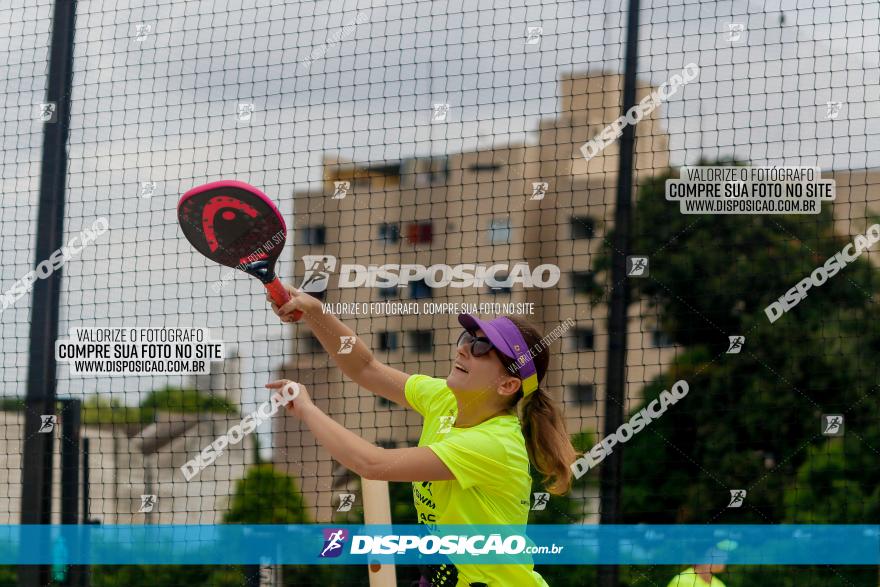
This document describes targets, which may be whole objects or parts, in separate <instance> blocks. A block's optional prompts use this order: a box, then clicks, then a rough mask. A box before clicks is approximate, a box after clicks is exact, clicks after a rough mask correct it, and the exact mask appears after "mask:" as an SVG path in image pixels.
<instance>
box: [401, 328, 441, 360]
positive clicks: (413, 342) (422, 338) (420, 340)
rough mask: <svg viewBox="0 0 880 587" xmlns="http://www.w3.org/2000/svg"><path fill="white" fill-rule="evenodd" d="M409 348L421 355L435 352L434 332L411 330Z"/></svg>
mask: <svg viewBox="0 0 880 587" xmlns="http://www.w3.org/2000/svg"><path fill="white" fill-rule="evenodd" d="M406 334H407V343H408V344H407V346H408V347H409V348H410V349H412V350H414V351H415V352H417V353H419V354H424V353H431V352H433V351H434V331H433V330H410V331H408V332H407V333H406Z"/></svg>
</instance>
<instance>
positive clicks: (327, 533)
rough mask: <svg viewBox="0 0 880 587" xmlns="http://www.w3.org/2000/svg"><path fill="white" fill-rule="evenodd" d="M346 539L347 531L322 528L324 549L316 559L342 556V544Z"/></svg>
mask: <svg viewBox="0 0 880 587" xmlns="http://www.w3.org/2000/svg"><path fill="white" fill-rule="evenodd" d="M347 539H348V530H345V529H343V528H339V529H337V530H334V529H332V528H324V548H323V549H322V550H321V554H319V555H318V558H334V557H337V556H339V555H340V554H342V551H343V550H344V549H343V544H344V543H345V541H346V540H347Z"/></svg>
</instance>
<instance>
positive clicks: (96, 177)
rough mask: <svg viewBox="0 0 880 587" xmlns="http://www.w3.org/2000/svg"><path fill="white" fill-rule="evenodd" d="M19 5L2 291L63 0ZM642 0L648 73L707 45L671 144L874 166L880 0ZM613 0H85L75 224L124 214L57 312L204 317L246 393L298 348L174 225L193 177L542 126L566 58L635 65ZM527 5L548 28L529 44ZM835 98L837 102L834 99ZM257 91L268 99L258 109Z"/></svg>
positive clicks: (23, 231) (390, 154) (255, 177)
mask: <svg viewBox="0 0 880 587" xmlns="http://www.w3.org/2000/svg"><path fill="white" fill-rule="evenodd" d="M10 4H11V5H12V6H11V7H9V8H4V9H0V57H2V59H0V70H2V73H0V99H2V100H3V104H4V117H3V119H2V121H0V125H2V133H0V136H2V140H3V161H2V177H0V186H2V204H0V211H2V219H0V255H2V263H0V288H2V290H3V291H6V290H8V288H9V287H11V285H12V284H13V283H14V282H15V281H16V280H17V279H19V278H21V276H23V275H24V274H25V273H27V271H29V270H30V269H31V268H32V267H33V266H34V264H35V263H36V262H38V261H39V260H37V259H34V246H35V245H34V241H35V235H36V229H37V227H36V217H37V202H38V196H39V183H40V179H39V178H40V166H39V161H40V156H41V145H42V124H43V123H42V122H40V121H39V120H38V119H36V117H35V108H36V105H37V104H39V103H40V102H42V101H44V91H45V87H46V72H47V64H46V60H47V57H48V49H47V47H48V44H49V34H50V29H51V26H50V25H51V11H52V6H51V4H50V3H47V2H45V0H41V1H40V2H38V3H36V4H35V3H34V2H27V3H25V2H22V1H20V0H15V1H14V2H7V5H10ZM642 4H643V9H642V11H641V15H640V23H641V24H640V28H639V40H640V47H639V48H640V59H639V63H638V71H639V76H640V77H641V78H642V79H645V80H649V81H650V82H651V83H652V84H654V85H659V84H660V83H662V82H663V81H665V80H667V79H668V78H669V77H670V76H671V75H672V74H674V73H676V72H679V71H680V70H681V69H682V68H683V67H684V65H685V64H687V63H690V62H694V63H697V64H698V66H699V67H700V74H699V77H698V79H697V80H695V81H693V82H691V83H690V84H688V85H687V86H685V87H684V89H683V91H681V92H679V93H678V94H677V95H675V96H673V97H672V98H671V99H670V100H669V101H668V102H666V103H665V104H664V105H663V106H662V107H661V117H662V120H663V123H664V125H665V127H666V129H667V131H668V132H669V135H670V157H671V162H672V164H673V165H682V164H686V163H693V162H695V161H696V160H697V159H698V158H699V156H700V155H701V154H703V155H706V156H708V157H723V156H736V157H738V158H740V159H746V160H750V161H751V162H752V164H754V165H804V166H819V167H821V168H822V169H847V168H853V169H857V168H865V167H880V44H878V43H880V13H878V10H880V8H878V7H880V5H878V3H877V2H874V1H873V0H864V1H863V2H857V1H848V2H828V1H824V2H822V1H813V0H810V1H803V0H790V1H787V2H765V3H759V2H743V1H736V2H700V3H696V2H688V3H686V4H684V5H682V4H680V3H670V2H663V1H659V2H655V3H648V2H643V3H642ZM832 4H833V5H832ZM620 5H621V3H620V2H612V1H604V2H602V1H588V0H578V1H575V2H556V3H541V2H536V1H530V2H504V3H502V2H495V6H494V7H493V6H492V3H491V2H480V3H477V2H464V1H433V2H417V1H406V2H364V1H345V0H342V1H337V0H331V1H318V2H289V1H283V0H273V1H263V2H236V1H231V2H222V1H218V2H209V1H204V2H196V1H186V2H181V1H174V2H171V1H168V2H144V3H140V4H138V5H136V4H134V3H129V2H127V1H126V0H121V1H120V0H79V2H78V3H77V22H76V37H75V43H76V46H75V54H74V80H73V83H74V88H73V96H72V100H73V105H72V114H71V132H70V144H69V156H70V162H69V177H68V186H69V192H68V198H67V203H66V218H67V221H66V225H65V232H66V236H65V240H67V239H68V238H70V237H71V236H73V235H75V234H77V233H79V232H80V231H81V230H82V229H83V228H84V227H87V226H90V225H92V223H93V222H94V221H95V220H96V219H97V218H100V217H106V218H107V219H108V221H109V224H110V230H109V231H108V232H107V233H106V234H104V235H102V236H101V237H100V238H99V239H98V240H97V241H96V242H95V243H94V244H92V245H90V246H89V247H87V248H85V249H84V250H83V251H82V253H81V255H80V256H78V257H77V258H75V259H72V260H71V261H69V262H68V263H67V265H65V267H64V271H63V275H64V278H63V283H62V288H63V290H62V291H63V293H62V301H61V304H62V308H61V324H60V332H61V333H62V335H64V334H65V333H67V332H68V331H69V330H70V329H71V328H75V327H77V326H178V325H179V326H206V327H208V328H210V329H211V332H212V335H213V336H214V338H215V339H220V340H223V341H224V342H226V344H227V346H228V347H229V348H232V347H233V346H234V347H235V348H236V350H237V352H238V353H239V355H240V356H241V357H242V359H241V361H242V362H241V367H242V373H243V374H242V386H243V390H242V400H243V402H244V404H243V407H242V409H243V412H244V413H247V412H249V411H251V410H253V409H254V408H255V407H256V406H257V404H258V403H259V402H260V401H262V400H263V399H265V397H264V392H263V391H261V387H262V385H263V383H264V382H265V381H267V380H268V378H269V377H270V375H271V374H272V372H273V370H275V369H276V368H277V367H278V366H279V365H280V364H281V362H282V356H283V355H284V354H285V353H288V354H289V353H290V351H291V348H290V342H285V341H286V339H287V336H286V335H285V334H284V333H285V332H286V330H287V329H289V328H290V327H282V326H281V325H280V324H278V322H277V320H276V318H275V316H274V315H273V314H272V313H271V312H268V311H267V309H266V305H265V301H264V298H263V293H262V291H261V288H260V287H259V286H258V285H257V284H256V282H254V281H253V280H251V279H249V278H247V277H245V276H240V277H237V278H235V279H233V280H230V281H229V282H227V284H226V285H225V286H224V289H223V290H222V291H221V292H220V293H219V294H218V293H215V292H213V291H212V290H211V289H210V285H211V284H212V283H213V282H214V281H215V280H217V279H218V278H220V275H221V273H222V271H221V269H220V268H219V267H214V266H211V265H210V264H209V263H208V262H207V261H205V260H204V259H202V258H200V257H198V256H197V255H194V254H193V251H192V250H191V248H190V246H189V244H188V243H187V242H186V241H185V240H184V239H183V238H182V236H181V234H180V232H179V228H178V226H177V221H176V215H175V206H176V203H177V200H178V198H179V196H180V194H182V193H183V192H184V191H186V190H187V189H189V188H190V187H193V186H195V185H199V184H202V183H205V182H208V181H212V180H216V179H221V178H229V177H234V178H236V179H240V180H242V181H246V182H248V183H251V184H254V185H257V186H260V187H261V188H262V189H263V190H264V191H266V193H267V194H269V195H270V197H272V198H273V199H275V200H276V202H278V204H279V208H280V209H281V211H282V213H283V214H284V215H285V217H287V218H290V217H291V216H292V214H293V213H294V211H295V202H294V193H295V192H296V191H302V190H305V189H308V188H309V187H317V185H319V183H320V179H321V172H322V170H321V162H322V159H323V157H324V156H325V155H328V154H329V155H341V156H343V157H346V158H350V159H353V160H356V161H364V162H366V161H381V160H395V159H398V158H401V157H412V156H425V155H431V154H442V153H451V152H458V151H461V150H470V149H476V148H484V147H488V146H491V145H504V144H507V143H510V142H526V143H534V142H535V141H536V138H537V134H536V133H535V129H536V128H537V126H538V124H539V121H540V120H541V119H543V118H547V117H553V116H554V115H555V113H556V112H557V110H558V108H559V101H558V85H557V80H558V79H559V77H560V75H562V74H564V73H567V72H571V71H588V70H589V71H598V70H603V69H604V70H606V71H611V72H617V73H622V71H623V63H622V55H623V46H622V41H623V39H624V38H625V34H624V26H625V19H626V14H625V13H624V12H621V9H620ZM730 25H734V27H735V28H736V27H737V26H738V25H742V31H741V32H739V33H738V34H737V33H736V32H735V31H734V32H733V33H732V32H731V31H730ZM530 27H542V29H543V32H542V35H541V37H540V41H539V42H538V43H536V44H529V43H527V42H526V37H527V30H528V29H529V28H530ZM731 35H733V37H738V38H735V39H734V38H732V37H731ZM139 37H140V38H139ZM829 101H831V102H840V103H841V108H840V111H839V113H838V115H837V117H836V118H833V119H830V118H828V116H827V102H829ZM242 103H244V104H253V108H254V110H253V114H252V115H251V118H250V120H248V121H242V120H239V117H238V108H239V104H242ZM436 103H446V104H449V105H450V109H449V114H448V118H447V121H446V122H445V123H443V124H437V123H432V122H431V114H432V105H433V104H436ZM141 182H154V183H155V184H156V189H155V192H154V194H153V195H152V196H151V197H149V198H143V197H140V184H141ZM294 254H295V251H294V247H293V246H289V247H288V248H287V249H286V250H285V254H284V256H283V257H282V266H281V270H282V272H286V273H287V274H288V275H289V274H290V273H291V272H292V271H293V262H292V261H293V259H294ZM32 311H33V309H32V308H31V307H30V295H27V296H25V297H23V298H21V299H20V300H18V301H17V302H16V303H15V304H14V306H12V307H10V308H8V309H6V310H5V311H3V312H2V313H0V335H2V336H0V344H2V357H3V358H2V361H0V376H2V378H3V380H4V381H5V382H6V383H5V385H4V389H3V393H4V394H5V395H24V393H25V381H26V376H27V371H26V365H27V346H28V342H27V337H28V328H29V322H30V316H31V313H32ZM58 377H59V384H58V394H59V396H80V395H82V394H88V393H94V392H102V393H111V394H113V395H114V396H116V397H118V398H119V399H120V400H121V401H123V402H124V403H128V404H136V403H137V402H139V401H140V400H141V399H143V397H144V395H145V394H146V393H148V392H149V391H150V390H152V389H155V388H158V387H162V386H164V385H165V384H171V385H176V384H179V383H180V382H181V380H180V377H179V376H171V377H167V378H163V377H112V378H98V377H87V376H86V377H79V376H71V375H69V373H68V372H67V367H66V366H63V365H62V366H60V367H59V370H58ZM265 428H266V429H265V430H263V431H262V432H263V434H265V433H266V432H267V430H268V426H265ZM263 444H264V445H266V444H268V441H267V439H263Z"/></svg>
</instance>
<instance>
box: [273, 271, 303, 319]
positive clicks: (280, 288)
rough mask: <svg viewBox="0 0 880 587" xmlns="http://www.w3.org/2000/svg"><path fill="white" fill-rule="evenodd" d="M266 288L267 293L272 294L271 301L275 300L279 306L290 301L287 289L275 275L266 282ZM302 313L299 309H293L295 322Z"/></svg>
mask: <svg viewBox="0 0 880 587" xmlns="http://www.w3.org/2000/svg"><path fill="white" fill-rule="evenodd" d="M266 289H267V290H268V291H269V295H270V296H272V301H273V302H275V305H277V306H278V307H279V308H280V307H281V306H283V305H284V304H286V303H287V302H289V301H290V294H289V293H287V290H286V289H284V285H282V284H281V280H280V279H278V278H277V277H276V278H275V280H274V281H272V282H271V283H267V284H266ZM302 315H303V313H302V312H300V311H299V310H294V311H293V321H294V322H296V321H297V320H299V319H300V318H302Z"/></svg>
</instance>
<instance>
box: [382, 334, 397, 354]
mask: <svg viewBox="0 0 880 587" xmlns="http://www.w3.org/2000/svg"><path fill="white" fill-rule="evenodd" d="M379 349H380V350H383V351H396V350H397V333H396V332H380V333H379Z"/></svg>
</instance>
